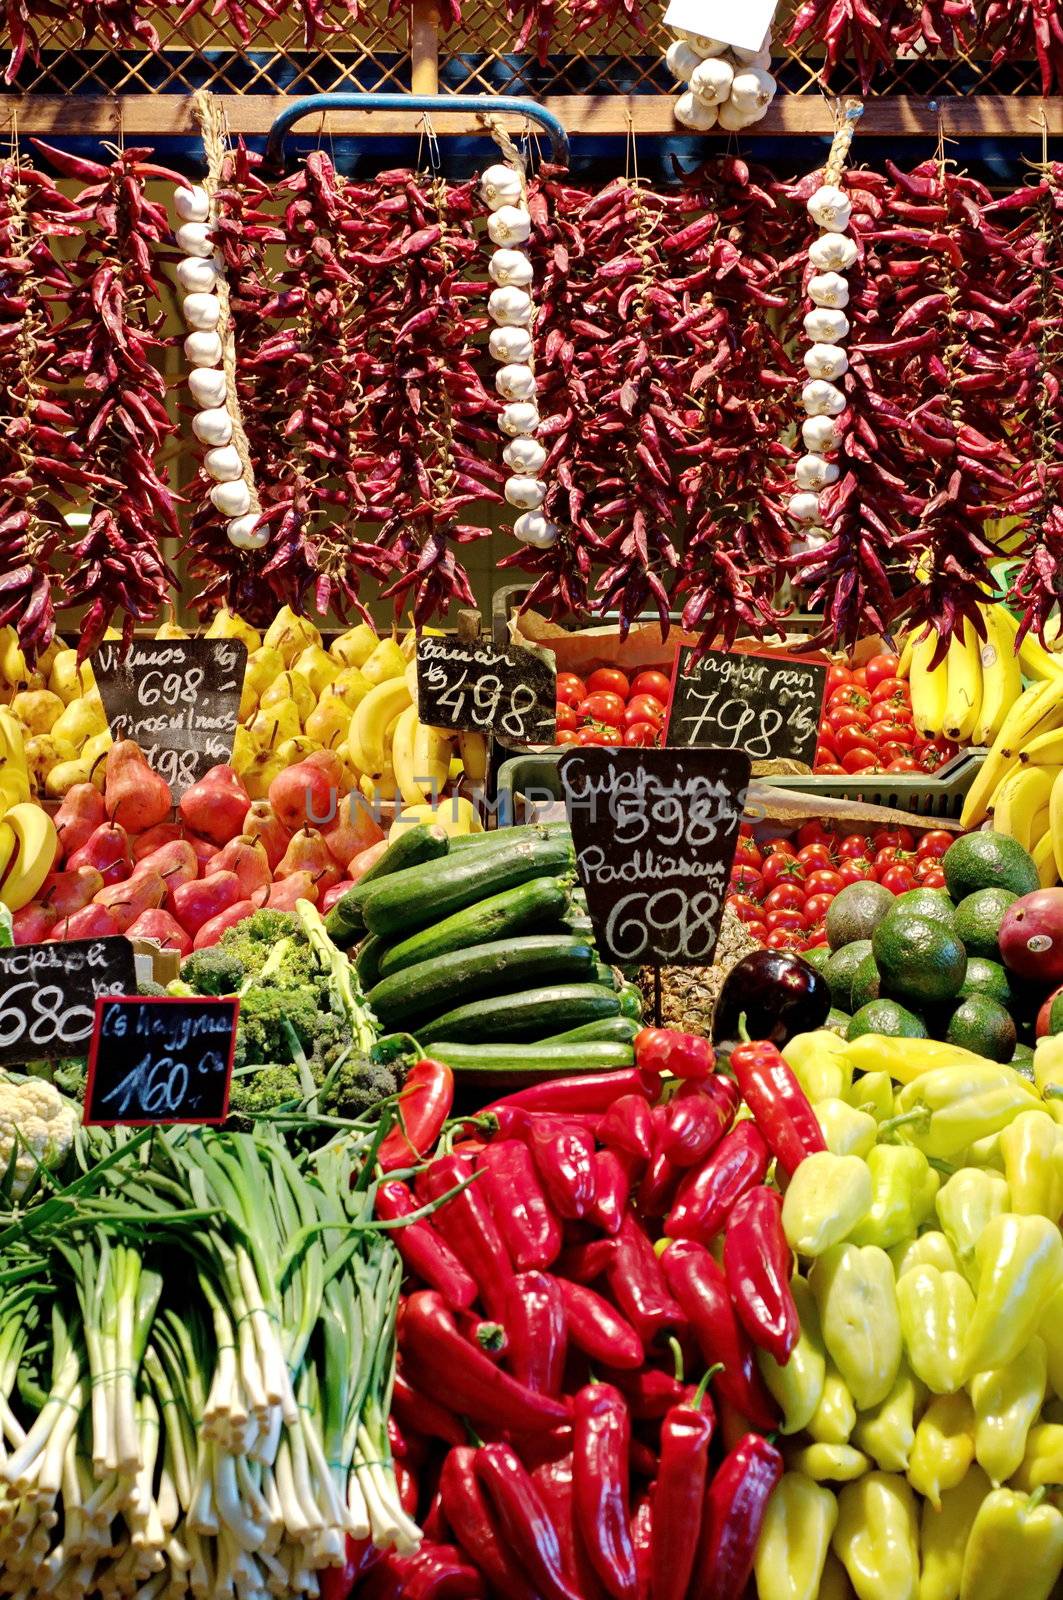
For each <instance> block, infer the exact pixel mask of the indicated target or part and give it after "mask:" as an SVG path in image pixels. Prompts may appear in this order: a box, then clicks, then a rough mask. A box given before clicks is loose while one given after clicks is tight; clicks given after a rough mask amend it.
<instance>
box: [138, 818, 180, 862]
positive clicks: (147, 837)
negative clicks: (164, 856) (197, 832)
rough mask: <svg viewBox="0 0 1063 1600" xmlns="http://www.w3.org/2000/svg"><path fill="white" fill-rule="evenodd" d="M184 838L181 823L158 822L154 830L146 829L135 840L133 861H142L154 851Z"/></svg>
mask: <svg viewBox="0 0 1063 1600" xmlns="http://www.w3.org/2000/svg"><path fill="white" fill-rule="evenodd" d="M184 836H185V830H184V829H183V828H182V826H181V824H180V823H179V822H157V823H156V824H155V826H154V828H145V830H144V832H143V833H142V834H140V835H139V836H138V837H137V838H136V839H134V840H133V860H134V861H142V860H143V859H144V857H145V856H150V855H151V854H152V852H153V851H155V850H161V849H162V847H163V845H164V844H173V842H174V840H175V839H183V838H184Z"/></svg>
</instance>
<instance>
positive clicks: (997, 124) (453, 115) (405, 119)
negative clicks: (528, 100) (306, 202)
mask: <svg viewBox="0 0 1063 1600" xmlns="http://www.w3.org/2000/svg"><path fill="white" fill-rule="evenodd" d="M418 10H419V6H418V5H415V23H416V13H417V11H418ZM426 11H427V6H426ZM425 24H426V27H427V18H425ZM431 65H432V64H431V62H430V61H429V60H428V59H427V58H425V59H423V60H422V61H421V70H422V72H423V73H424V75H425V76H426V77H427V76H428V74H429V71H430V68H431ZM425 92H430V91H425ZM222 98H223V99H224V101H225V112H226V117H227V119H228V123H229V127H230V129H231V131H232V132H233V133H234V134H247V135H250V136H261V135H264V134H266V133H268V132H269V129H270V126H271V124H272V122H273V119H274V117H275V116H276V115H277V113H278V112H279V111H281V110H282V109H283V107H284V106H285V105H286V104H287V99H286V97H285V96H284V95H272V94H246V95H244V94H226V95H224V96H223V97H222ZM455 100H460V96H458V95H456V96H455ZM543 104H544V105H545V106H546V107H547V109H548V110H550V111H553V112H554V113H555V114H556V115H557V116H559V117H560V118H561V120H562V122H563V123H564V124H565V127H566V128H567V129H568V131H569V132H570V133H572V134H576V135H579V134H589V135H598V136H608V135H613V136H623V135H626V134H627V133H628V132H629V130H632V131H634V132H635V133H642V134H671V135H673V136H679V137H683V136H684V135H685V130H684V129H683V128H681V127H680V126H679V125H678V123H677V122H676V121H675V118H674V116H673V113H672V107H673V105H674V99H673V97H672V96H671V95H664V94H636V95H547V96H546V98H545V99H544V101H543ZM13 114H14V115H16V116H17V124H18V129H19V132H20V133H27V134H28V133H32V134H49V135H51V136H53V137H62V136H63V135H68V136H71V137H72V136H75V135H81V136H84V135H86V134H98V135H100V136H101V137H108V138H113V137H114V136H115V133H116V132H117V131H118V129H119V128H121V129H122V130H123V131H124V132H125V133H126V134H127V135H136V136H139V135H141V134H149V135H153V136H155V137H157V138H166V137H174V136H180V135H191V134H194V133H195V131H196V130H195V126H194V124H193V121H192V115H191V109H190V102H189V97H188V96H187V95H179V94H158V95H153V94H127V95H118V96H114V97H105V96H102V95H100V96H96V95H46V94H29V95H25V96H19V95H11V94H7V95H0V123H10V121H11V119H12V116H13ZM506 120H508V121H509V122H510V124H511V126H512V128H513V129H514V130H519V128H520V125H521V124H520V119H519V118H510V119H506ZM421 121H422V118H421V116H420V114H419V113H418V112H416V111H413V110H410V111H408V112H407V111H388V112H384V111H335V112H329V113H328V114H327V115H326V116H324V117H315V118H314V119H313V121H312V123H311V122H308V123H307V125H306V131H307V132H308V133H309V132H313V133H314V134H320V133H323V132H326V131H327V132H329V133H334V134H355V135H366V134H380V135H384V134H415V133H417V132H418V131H419V129H420V126H421ZM1042 122H1043V124H1044V126H1045V127H1046V128H1047V131H1048V134H1049V136H1050V137H1054V138H1058V137H1060V136H1061V135H1063V97H1061V96H1058V95H1056V96H1051V97H1050V98H1046V99H1042V98H1041V97H1040V96H1038V95H1013V96H1007V95H970V96H968V97H963V96H960V95H950V96H941V97H934V96H927V97H925V98H917V97H915V96H911V95H889V96H885V97H883V98H882V99H878V100H876V99H871V100H869V101H868V102H867V104H866V106H865V108H864V115H863V117H862V119H861V122H860V126H859V132H860V133H861V134H878V135H889V136H892V137H898V138H913V137H924V138H926V137H932V136H934V135H936V133H937V131H938V129H939V127H940V128H941V129H942V130H943V131H944V132H945V133H946V134H952V135H954V136H956V137H958V138H974V137H978V136H982V137H987V138H994V139H1020V138H1022V139H1034V138H1037V137H1039V136H1040V133H1041V128H1042ZM432 125H433V127H434V128H435V129H436V131H437V132H438V133H447V134H456V133H471V132H474V131H477V130H476V125H475V124H474V123H473V121H472V119H470V117H469V116H468V114H467V113H464V112H461V111H459V110H455V111H453V112H450V111H444V112H434V113H433V115H432ZM480 131H482V130H480ZM832 132H833V120H832V116H831V109H830V103H829V102H828V101H826V100H825V99H824V98H823V96H822V95H818V94H808V95H786V94H783V95H780V96H779V97H778V99H777V100H776V101H775V103H774V104H773V105H772V106H771V107H770V108H769V110H768V114H767V116H766V117H765V118H764V120H763V121H762V122H758V123H757V124H756V126H755V127H754V128H749V129H746V131H745V133H744V134H741V135H739V136H738V137H739V139H740V141H741V142H742V143H745V142H746V141H751V142H752V141H755V140H756V139H757V138H758V136H760V137H762V136H779V135H791V134H792V135H804V136H805V137H808V136H814V135H823V136H826V135H829V134H831V133H832ZM703 137H704V143H705V146H706V149H707V150H710V151H711V150H712V149H714V148H717V147H720V146H722V144H723V143H724V142H726V141H730V140H731V139H732V138H733V137H734V136H733V135H731V134H727V135H722V136H717V135H716V134H706V135H704V136H703Z"/></svg>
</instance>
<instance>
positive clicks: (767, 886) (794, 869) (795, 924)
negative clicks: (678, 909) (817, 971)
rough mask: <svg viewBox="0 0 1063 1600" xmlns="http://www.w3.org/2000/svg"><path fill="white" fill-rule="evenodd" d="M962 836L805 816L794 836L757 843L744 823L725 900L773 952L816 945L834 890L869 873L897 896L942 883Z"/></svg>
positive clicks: (937, 830) (940, 886)
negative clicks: (948, 857) (850, 825)
mask: <svg viewBox="0 0 1063 1600" xmlns="http://www.w3.org/2000/svg"><path fill="white" fill-rule="evenodd" d="M955 837H956V835H955V834H952V833H946V832H945V830H944V829H943V828H931V829H929V830H928V831H926V832H924V833H920V831H919V830H918V829H912V828H903V827H902V828H877V829H876V830H875V832H874V833H872V834H870V835H868V834H863V833H845V834H842V833H838V832H834V831H832V830H831V829H830V828H828V827H827V826H826V825H825V824H824V823H822V822H806V823H805V825H804V827H803V828H801V829H800V831H799V832H798V834H797V838H796V840H790V839H772V840H770V841H769V842H768V843H767V844H765V845H763V846H759V845H758V844H757V843H756V841H755V840H754V838H753V836H752V832H751V830H750V829H749V828H745V827H743V829H742V830H741V833H740V835H739V839H738V847H737V849H736V851H735V859H734V866H733V867H732V869H731V883H730V890H729V893H728V896H727V904H728V905H729V906H730V907H731V910H732V911H733V912H734V913H735V915H736V916H737V917H739V918H740V919H741V920H742V922H743V923H745V927H746V932H747V933H749V934H750V935H751V936H752V937H753V938H755V939H759V940H760V942H761V944H766V945H767V946H768V947H769V948H770V949H772V950H811V948H812V946H813V945H817V944H822V943H823V941H824V939H825V938H826V933H825V931H824V922H825V919H826V916H827V911H828V909H829V908H830V903H831V901H832V900H833V899H834V896H835V895H836V894H838V893H840V891H841V890H842V889H844V888H845V886H846V885H847V884H850V883H861V882H864V881H867V880H868V879H872V880H874V882H876V883H881V884H882V885H883V887H884V888H886V889H889V891H890V893H891V894H904V893H905V891H906V890H908V889H943V888H944V887H945V874H944V872H943V871H942V870H941V858H942V856H943V855H944V854H945V851H946V850H947V849H948V848H949V845H950V844H952V843H953V842H954V840H955Z"/></svg>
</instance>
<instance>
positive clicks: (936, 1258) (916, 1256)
mask: <svg viewBox="0 0 1063 1600" xmlns="http://www.w3.org/2000/svg"><path fill="white" fill-rule="evenodd" d="M889 1258H890V1260H891V1261H892V1262H893V1270H894V1272H895V1273H896V1275H897V1278H898V1280H900V1279H901V1278H903V1277H904V1274H905V1273H906V1272H911V1270H912V1268H913V1267H922V1266H927V1267H937V1269H938V1271H939V1272H958V1271H959V1270H960V1269H959V1264H958V1262H957V1260H956V1252H955V1251H954V1250H953V1248H952V1246H951V1244H950V1243H949V1241H948V1240H947V1239H946V1237H945V1235H944V1234H943V1233H939V1232H938V1231H937V1230H936V1229H933V1228H931V1229H929V1230H928V1231H927V1232H926V1233H921V1234H920V1235H919V1237H918V1239H908V1240H907V1241H906V1242H905V1243H904V1244H896V1245H894V1247H893V1249H892V1250H891V1251H890V1252H889Z"/></svg>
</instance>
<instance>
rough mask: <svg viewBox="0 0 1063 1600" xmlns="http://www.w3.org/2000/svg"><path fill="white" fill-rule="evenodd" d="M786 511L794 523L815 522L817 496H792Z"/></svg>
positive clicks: (817, 507) (817, 514)
mask: <svg viewBox="0 0 1063 1600" xmlns="http://www.w3.org/2000/svg"><path fill="white" fill-rule="evenodd" d="M786 509H787V511H789V513H790V515H791V516H792V517H793V519H794V521H795V522H815V520H816V518H817V517H818V516H819V495H818V494H805V493H802V494H792V495H791V496H790V499H789V501H788V503H787V507H786Z"/></svg>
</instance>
